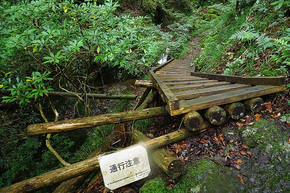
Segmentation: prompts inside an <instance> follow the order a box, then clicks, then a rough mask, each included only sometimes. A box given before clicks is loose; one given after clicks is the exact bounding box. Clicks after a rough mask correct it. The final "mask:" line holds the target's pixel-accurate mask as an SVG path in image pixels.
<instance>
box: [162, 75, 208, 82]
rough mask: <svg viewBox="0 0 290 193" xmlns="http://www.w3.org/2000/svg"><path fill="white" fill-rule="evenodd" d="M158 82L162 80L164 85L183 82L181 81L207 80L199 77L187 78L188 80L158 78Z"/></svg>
mask: <svg viewBox="0 0 290 193" xmlns="http://www.w3.org/2000/svg"><path fill="white" fill-rule="evenodd" d="M159 79H160V80H162V81H163V82H164V83H167V82H183V81H195V80H208V79H207V78H200V77H194V76H193V77H189V78H161V77H159Z"/></svg>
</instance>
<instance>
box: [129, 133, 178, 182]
mask: <svg viewBox="0 0 290 193" xmlns="http://www.w3.org/2000/svg"><path fill="white" fill-rule="evenodd" d="M133 140H134V142H140V141H143V142H144V141H148V140H150V138H148V137H146V136H145V135H144V134H143V133H142V132H140V131H138V130H137V129H135V130H134V134H133ZM150 155H151V156H152V158H153V161H154V162H155V164H156V165H157V166H159V167H160V168H161V169H162V170H163V171H164V172H165V173H166V174H167V175H168V176H169V177H170V178H171V179H173V180H174V179H177V178H178V177H180V176H181V175H182V174H183V173H184V165H183V163H182V161H181V160H180V159H178V158H177V157H175V156H173V155H172V154H171V153H170V152H169V151H168V150H165V149H163V148H161V149H156V150H153V151H152V152H149V156H150Z"/></svg>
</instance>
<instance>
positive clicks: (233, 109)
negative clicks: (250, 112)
mask: <svg viewBox="0 0 290 193" xmlns="http://www.w3.org/2000/svg"><path fill="white" fill-rule="evenodd" d="M224 109H225V111H226V113H227V114H228V115H229V116H230V117H231V118H232V119H234V120H238V119H240V118H242V117H243V116H244V115H245V105H244V104H243V103H240V102H236V103H232V104H228V105H226V106H225V107H224Z"/></svg>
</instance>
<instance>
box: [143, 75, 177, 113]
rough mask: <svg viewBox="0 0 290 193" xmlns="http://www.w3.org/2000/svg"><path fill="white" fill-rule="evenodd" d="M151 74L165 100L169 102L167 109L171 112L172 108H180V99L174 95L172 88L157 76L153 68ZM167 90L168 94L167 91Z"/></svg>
mask: <svg viewBox="0 0 290 193" xmlns="http://www.w3.org/2000/svg"><path fill="white" fill-rule="evenodd" d="M149 76H150V78H151V79H152V82H153V84H154V85H155V88H157V90H158V92H159V94H160V95H161V97H162V99H163V100H164V102H165V103H166V104H167V105H166V106H167V110H168V112H170V111H171V110H172V109H178V108H179V100H178V99H177V98H176V97H175V96H174V94H173V93H172V92H171V90H170V89H169V88H168V87H167V86H166V85H165V84H164V83H163V82H162V81H161V80H160V79H159V78H158V77H157V76H156V74H155V73H154V71H153V70H150V71H149ZM165 91H166V92H167V94H166V93H165Z"/></svg>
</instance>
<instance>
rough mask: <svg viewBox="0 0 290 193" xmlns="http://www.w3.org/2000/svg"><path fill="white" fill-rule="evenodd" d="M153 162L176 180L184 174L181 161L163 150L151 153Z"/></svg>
mask: <svg viewBox="0 0 290 193" xmlns="http://www.w3.org/2000/svg"><path fill="white" fill-rule="evenodd" d="M152 156H153V160H154V162H155V163H156V164H157V165H158V166H159V167H160V168H161V169H162V170H163V171H164V172H165V173H166V174H167V175H168V176H169V177H170V178H171V179H177V178H178V177H180V176H181V175H182V174H183V173H184V165H183V163H182V161H181V160H179V159H178V158H176V157H174V156H172V154H171V153H170V152H168V151H167V150H165V149H158V150H156V151H154V152H153V155H152Z"/></svg>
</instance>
